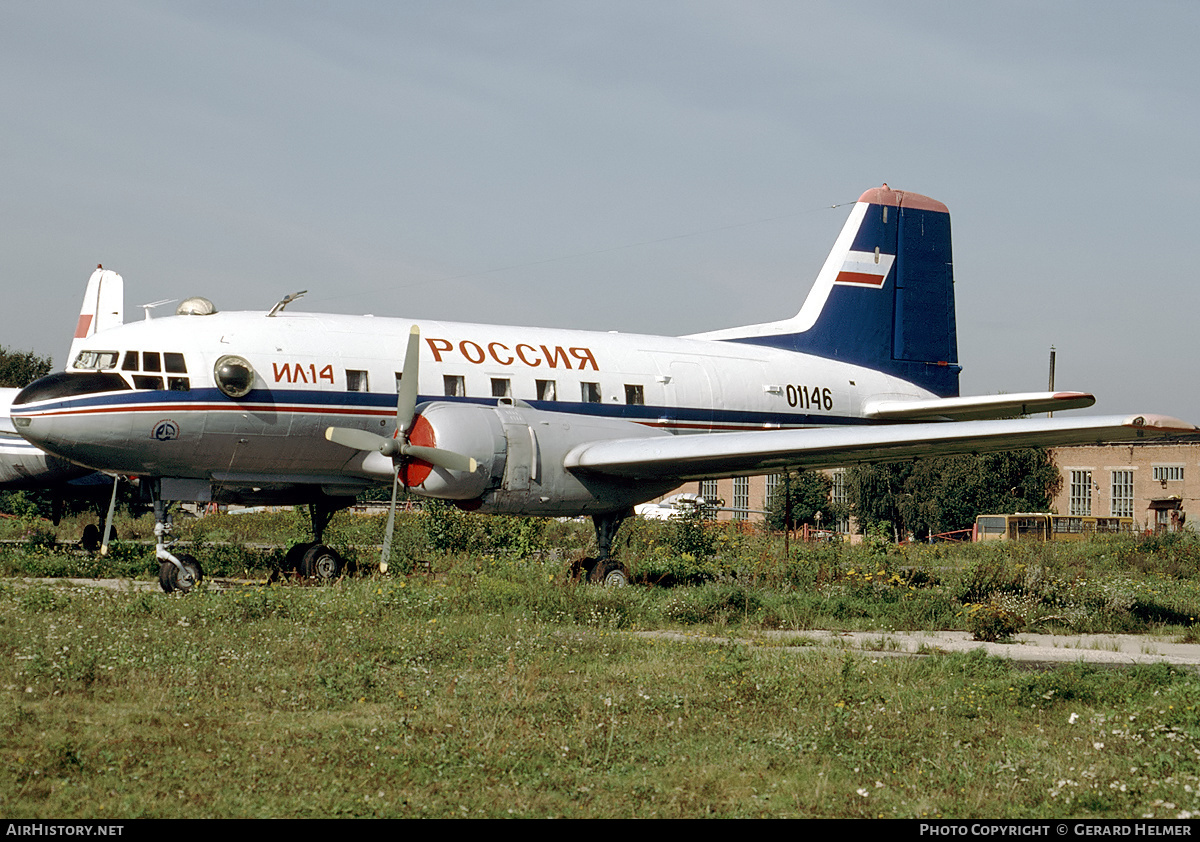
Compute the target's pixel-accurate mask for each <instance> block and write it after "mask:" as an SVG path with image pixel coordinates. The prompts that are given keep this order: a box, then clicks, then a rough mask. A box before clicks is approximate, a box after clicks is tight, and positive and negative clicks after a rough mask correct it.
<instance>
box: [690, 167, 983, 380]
mask: <svg viewBox="0 0 1200 842" xmlns="http://www.w3.org/2000/svg"><path fill="white" fill-rule="evenodd" d="M697 338H706V339H723V340H730V341H735V342H747V343H751V344H755V345H768V346H771V347H775V348H785V349H787V350H789V351H800V352H803V353H807V354H813V355H816V356H820V357H826V358H828V359H834V360H841V361H844V362H849V363H855V364H857V365H862V366H867V367H870V368H874V369H877V370H880V371H884V372H887V373H888V374H892V375H895V376H896V377H901V378H903V379H904V380H907V381H909V382H910V383H914V384H916V385H918V386H920V387H922V388H925V389H928V390H929V391H931V392H933V393H934V394H936V395H938V396H941V397H953V396H956V395H958V373H959V371H960V370H961V369H960V366H959V365H958V339H957V334H956V329H955V319H954V267H953V261H952V259H951V254H950V212H949V211H948V210H947V209H946V206H945V205H943V204H942V203H941V202H938V201H935V200H933V199H930V198H928V197H926V196H921V195H918V194H916V193H905V192H901V191H899V190H892V189H890V188H889V187H888V186H887V185H886V184H885V185H884V186H883V187H880V188H876V189H874V190H868V191H867V192H866V193H863V194H862V196H861V197H859V200H858V202H857V203H856V204H855V205H854V209H853V210H852V211H851V213H850V218H849V219H848V220H846V224H845V226H844V227H843V228H842V233H841V234H840V235H839V236H838V238H837V241H836V242H835V243H834V246H833V250H832V251H831V252H830V253H829V257H828V258H827V259H826V261H825V265H824V266H823V267H822V269H821V272H820V274H818V275H817V280H816V282H815V283H814V284H813V288H812V291H811V292H810V293H809V295H808V298H807V299H806V300H805V302H804V306H803V307H801V308H800V312H799V313H797V314H796V315H795V316H794V317H792V318H791V319H787V320H784V321H780V322H772V323H769V324H762V325H750V326H749V327H743V328H733V329H731V330H721V331H715V332H712V333H707V334H700V335H698V336H697Z"/></svg>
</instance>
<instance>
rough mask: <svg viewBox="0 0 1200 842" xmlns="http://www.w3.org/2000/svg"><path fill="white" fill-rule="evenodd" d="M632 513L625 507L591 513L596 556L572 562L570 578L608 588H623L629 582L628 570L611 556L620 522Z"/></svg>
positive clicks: (631, 510)
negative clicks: (594, 533)
mask: <svg viewBox="0 0 1200 842" xmlns="http://www.w3.org/2000/svg"><path fill="white" fill-rule="evenodd" d="M632 514H633V509H626V510H625V511H621V512H609V513H608V514H603V515H592V524H593V525H594V526H595V527H596V547H597V548H598V552H597V553H596V558H580V559H576V560H575V561H574V562H572V564H571V569H570V577H571V579H573V580H575V581H579V580H580V579H584V578H586V579H587V581H589V582H592V583H593V584H601V585H604V586H605V587H609V588H623V587H625V586H626V585H628V584H629V570H628V569H626V567H625V565H623V564H622V563H621V562H619V561H617V560H616V559H615V558H613V557H612V542H613V538H615V537H616V534H617V530H618V529H619V528H620V527H621V523H622V522H623V521H624V520H625V518H627V517H629V516H630V515H632Z"/></svg>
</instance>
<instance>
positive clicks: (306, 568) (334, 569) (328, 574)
mask: <svg viewBox="0 0 1200 842" xmlns="http://www.w3.org/2000/svg"><path fill="white" fill-rule="evenodd" d="M343 566H345V562H344V561H343V560H342V557H341V556H340V555H338V554H337V553H335V552H334V551H333V550H331V549H329V547H327V546H325V545H324V544H315V545H314V546H312V547H309V548H308V550H307V551H306V552H305V553H304V557H303V558H301V559H300V575H301V576H302V577H303V578H305V579H320V580H321V581H322V582H330V581H333V580H334V579H336V578H337V577H338V576H340V575H342V567H343Z"/></svg>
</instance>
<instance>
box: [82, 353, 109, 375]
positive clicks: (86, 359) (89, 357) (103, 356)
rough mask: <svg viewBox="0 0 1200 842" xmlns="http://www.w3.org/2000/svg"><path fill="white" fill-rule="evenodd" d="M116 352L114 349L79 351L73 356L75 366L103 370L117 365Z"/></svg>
mask: <svg viewBox="0 0 1200 842" xmlns="http://www.w3.org/2000/svg"><path fill="white" fill-rule="evenodd" d="M117 357H118V353H117V352H116V351H80V352H79V356H77V357H76V358H75V368H86V369H89V370H91V371H104V370H105V369H109V368H116V367H117Z"/></svg>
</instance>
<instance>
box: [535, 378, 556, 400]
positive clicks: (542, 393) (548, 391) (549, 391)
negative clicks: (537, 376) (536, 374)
mask: <svg viewBox="0 0 1200 842" xmlns="http://www.w3.org/2000/svg"><path fill="white" fill-rule="evenodd" d="M537 396H538V400H539V401H556V400H558V388H557V387H556V386H555V385H554V381H553V380H538V381H537Z"/></svg>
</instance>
